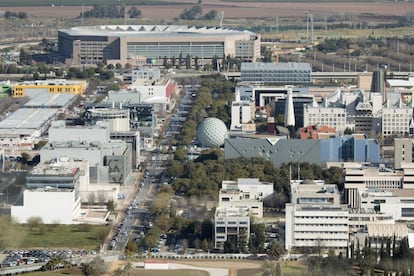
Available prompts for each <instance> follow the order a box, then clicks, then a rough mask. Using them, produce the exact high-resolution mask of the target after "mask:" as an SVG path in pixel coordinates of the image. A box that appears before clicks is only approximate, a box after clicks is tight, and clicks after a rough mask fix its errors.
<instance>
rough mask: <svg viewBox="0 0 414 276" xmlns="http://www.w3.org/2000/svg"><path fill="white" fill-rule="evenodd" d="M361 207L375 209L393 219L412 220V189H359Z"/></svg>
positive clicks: (413, 207)
mask: <svg viewBox="0 0 414 276" xmlns="http://www.w3.org/2000/svg"><path fill="white" fill-rule="evenodd" d="M359 200H360V208H361V209H375V210H377V211H378V212H381V213H386V214H389V215H391V216H392V218H393V219H394V220H414V189H399V190H368V189H366V190H362V189H361V190H359Z"/></svg>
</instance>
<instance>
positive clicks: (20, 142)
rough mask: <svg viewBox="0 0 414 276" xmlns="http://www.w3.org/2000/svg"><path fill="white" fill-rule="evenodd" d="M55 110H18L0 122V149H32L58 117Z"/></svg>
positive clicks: (57, 110)
mask: <svg viewBox="0 0 414 276" xmlns="http://www.w3.org/2000/svg"><path fill="white" fill-rule="evenodd" d="M58 112H59V109H57V108H44V109H37V108H20V109H18V110H16V111H15V112H13V113H12V114H10V115H9V116H7V117H6V118H5V119H3V120H2V121H0V147H4V148H5V149H32V147H33V145H34V144H36V143H37V142H39V140H40V139H41V137H42V135H43V134H44V133H45V132H46V131H47V129H48V127H49V125H50V123H51V122H52V120H54V119H55V118H56V116H57V115H58Z"/></svg>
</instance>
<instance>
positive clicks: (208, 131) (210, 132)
mask: <svg viewBox="0 0 414 276" xmlns="http://www.w3.org/2000/svg"><path fill="white" fill-rule="evenodd" d="M197 138H198V140H199V141H200V143H201V144H202V145H203V146H205V147H210V148H213V147H220V146H222V145H223V144H224V139H226V138H227V128H226V125H225V124H224V123H223V121H221V120H220V119H217V118H206V119H204V121H202V122H201V123H200V124H199V125H198V127H197Z"/></svg>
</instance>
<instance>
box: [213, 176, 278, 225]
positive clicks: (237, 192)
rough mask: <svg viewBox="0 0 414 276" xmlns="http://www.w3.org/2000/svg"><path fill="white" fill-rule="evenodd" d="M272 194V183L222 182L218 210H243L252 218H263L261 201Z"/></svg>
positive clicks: (250, 179) (253, 181)
mask: <svg viewBox="0 0 414 276" xmlns="http://www.w3.org/2000/svg"><path fill="white" fill-rule="evenodd" d="M272 193H273V183H270V182H260V181H259V179H257V178H239V179H238V180H237V181H223V182H222V188H221V189H220V191H219V205H218V207H219V208H243V209H247V210H249V211H250V214H251V215H252V216H255V217H257V218H262V217H263V199H264V198H265V197H267V196H269V195H271V194H272Z"/></svg>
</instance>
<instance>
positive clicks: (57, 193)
mask: <svg viewBox="0 0 414 276" xmlns="http://www.w3.org/2000/svg"><path fill="white" fill-rule="evenodd" d="M23 204H24V205H23V206H12V207H11V215H12V217H13V218H16V219H17V221H19V222H20V223H25V222H27V220H28V219H29V218H31V217H41V218H42V220H43V222H44V223H47V224H51V223H53V224H54V223H60V224H73V223H76V219H78V218H79V216H80V206H81V199H80V197H76V192H75V190H74V189H53V188H39V189H34V190H25V191H24V192H23Z"/></svg>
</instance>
